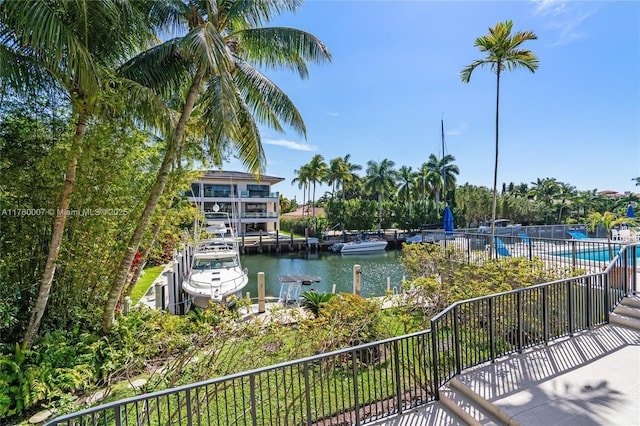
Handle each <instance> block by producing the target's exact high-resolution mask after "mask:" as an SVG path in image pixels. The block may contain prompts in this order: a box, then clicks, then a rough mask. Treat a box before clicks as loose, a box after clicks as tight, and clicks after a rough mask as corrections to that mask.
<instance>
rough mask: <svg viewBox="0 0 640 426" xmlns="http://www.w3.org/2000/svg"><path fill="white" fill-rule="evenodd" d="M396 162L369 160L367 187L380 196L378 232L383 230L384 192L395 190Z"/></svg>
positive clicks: (366, 177)
mask: <svg viewBox="0 0 640 426" xmlns="http://www.w3.org/2000/svg"><path fill="white" fill-rule="evenodd" d="M395 165H396V163H394V162H393V161H391V160H388V159H386V158H385V159H384V160H382V161H381V162H380V163H377V162H375V161H373V160H369V161H368V162H367V175H366V176H365V188H366V189H367V191H369V192H370V193H371V194H376V195H377V196H378V233H380V231H381V230H382V198H383V196H384V194H387V193H391V192H393V189H394V188H395V183H396V176H397V173H398V172H397V171H396V170H395V169H394V167H395Z"/></svg>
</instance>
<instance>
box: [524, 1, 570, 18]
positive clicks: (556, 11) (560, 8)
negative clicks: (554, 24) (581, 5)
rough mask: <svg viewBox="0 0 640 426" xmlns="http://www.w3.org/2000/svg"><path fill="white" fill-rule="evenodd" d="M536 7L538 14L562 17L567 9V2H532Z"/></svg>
mask: <svg viewBox="0 0 640 426" xmlns="http://www.w3.org/2000/svg"><path fill="white" fill-rule="evenodd" d="M532 1H533V3H534V4H535V5H536V14H541V15H544V16H547V15H560V14H562V13H563V12H564V11H565V10H566V7H567V2H566V1H561V0H532Z"/></svg>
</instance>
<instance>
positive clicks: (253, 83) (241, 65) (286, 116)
mask: <svg viewBox="0 0 640 426" xmlns="http://www.w3.org/2000/svg"><path fill="white" fill-rule="evenodd" d="M234 78H235V81H236V83H237V85H238V88H239V89H240V90H241V93H242V95H243V97H244V100H245V101H246V103H247V105H248V106H249V108H251V110H252V111H253V113H254V115H255V117H256V119H257V121H258V122H260V123H263V124H266V125H268V126H270V127H271V128H273V129H275V130H277V131H282V126H281V125H280V120H282V121H284V122H285V123H286V124H287V125H288V126H289V127H291V128H292V129H294V130H295V131H296V132H298V133H299V134H301V135H306V127H305V125H304V121H303V120H302V115H301V114H300V112H299V111H298V109H297V108H296V107H295V105H294V104H293V102H292V101H291V99H290V98H289V97H288V96H287V95H286V94H285V93H284V92H283V91H282V90H281V89H280V88H279V87H278V86H277V85H276V84H274V83H273V82H272V81H271V80H269V79H268V78H267V77H265V76H264V75H263V74H262V73H260V72H259V71H258V70H256V69H255V68H253V67H252V66H250V65H249V64H247V63H246V62H238V63H237V68H236V72H235V73H234Z"/></svg>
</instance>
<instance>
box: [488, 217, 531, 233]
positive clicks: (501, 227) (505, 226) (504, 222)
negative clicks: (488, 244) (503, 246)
mask: <svg viewBox="0 0 640 426" xmlns="http://www.w3.org/2000/svg"><path fill="white" fill-rule="evenodd" d="M494 223H495V234H496V235H516V234H517V233H518V232H520V230H521V229H522V225H521V224H519V223H511V220H509V219H496V221H495V222H494ZM478 232H479V233H481V234H490V233H491V223H484V224H482V225H480V226H479V227H478Z"/></svg>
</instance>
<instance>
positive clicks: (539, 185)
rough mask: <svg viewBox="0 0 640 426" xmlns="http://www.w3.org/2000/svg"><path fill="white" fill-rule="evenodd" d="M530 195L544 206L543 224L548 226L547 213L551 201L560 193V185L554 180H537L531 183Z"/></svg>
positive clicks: (549, 209)
mask: <svg viewBox="0 0 640 426" xmlns="http://www.w3.org/2000/svg"><path fill="white" fill-rule="evenodd" d="M531 185H532V186H531V191H530V195H532V196H534V197H535V199H536V200H539V201H542V203H543V204H544V206H545V224H547V225H548V224H549V212H550V211H551V206H552V203H553V200H555V199H556V197H557V196H558V194H559V193H560V183H559V182H558V181H557V180H556V179H555V178H544V179H540V178H537V179H536V181H535V182H531Z"/></svg>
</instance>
